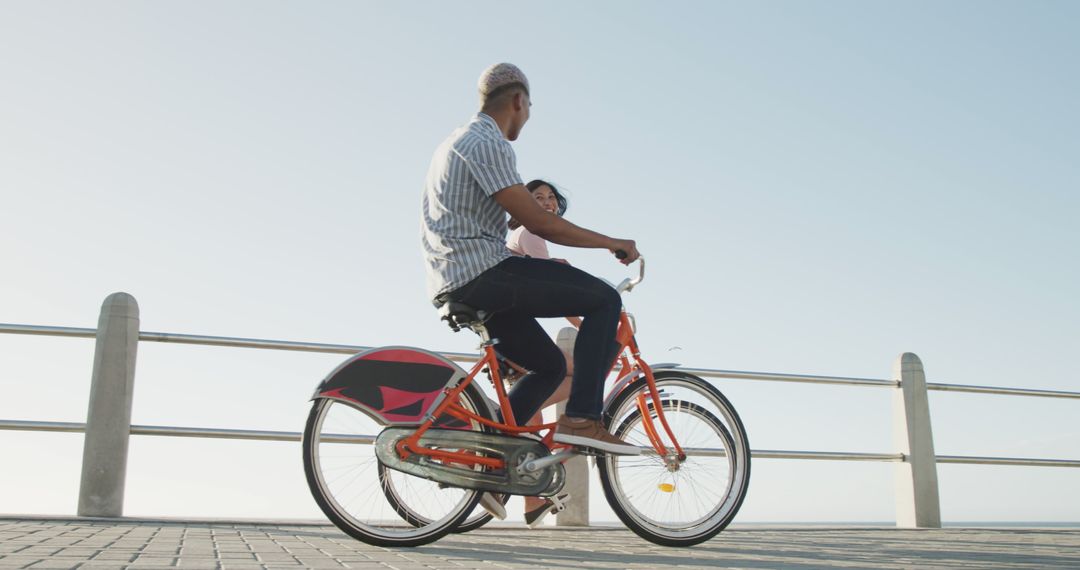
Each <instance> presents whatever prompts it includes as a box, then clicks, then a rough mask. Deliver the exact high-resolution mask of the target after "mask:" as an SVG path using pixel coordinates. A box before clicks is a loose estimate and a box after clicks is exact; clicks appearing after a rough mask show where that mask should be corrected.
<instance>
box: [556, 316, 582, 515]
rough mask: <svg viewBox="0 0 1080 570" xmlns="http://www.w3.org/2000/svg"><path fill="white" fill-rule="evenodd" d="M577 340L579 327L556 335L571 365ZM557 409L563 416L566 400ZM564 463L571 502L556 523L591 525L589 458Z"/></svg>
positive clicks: (566, 329)
mask: <svg viewBox="0 0 1080 570" xmlns="http://www.w3.org/2000/svg"><path fill="white" fill-rule="evenodd" d="M576 340H577V329H575V328H574V327H564V328H562V329H560V330H559V334H558V336H556V337H555V344H557V345H558V346H559V349H561V350H562V351H563V355H564V356H566V362H567V364H568V366H570V367H572V366H573V356H574V341H576ZM555 410H556V413H557V414H558V415H560V416H561V415H562V414H563V412H565V411H566V402H559V404H558V405H557V406H556V407H555ZM563 465H564V467H566V485H564V486H563V492H564V493H570V502H569V503H567V505H566V510H564V511H563V512H561V513H559V514H557V515H555V525H556V526H589V460H588V459H586V458H585V456H583V455H579V456H577V457H574V458H573V459H570V460H569V461H567V462H566V463H564V464H563Z"/></svg>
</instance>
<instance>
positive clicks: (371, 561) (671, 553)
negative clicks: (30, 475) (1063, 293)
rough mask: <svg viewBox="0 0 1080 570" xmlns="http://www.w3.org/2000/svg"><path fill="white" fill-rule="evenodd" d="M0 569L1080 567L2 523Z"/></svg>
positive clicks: (954, 543)
mask: <svg viewBox="0 0 1080 570" xmlns="http://www.w3.org/2000/svg"><path fill="white" fill-rule="evenodd" d="M0 568H56V569H61V568H62V569H70V568H79V569H90V568H93V569H107V568H109V569H117V570H120V569H125V570H126V569H130V570H137V569H157V570H160V569H163V568H189V569H192V570H195V569H207V570H209V569H215V570H233V569H237V570H240V569H243V570H248V569H260V570H262V569H270V568H287V569H292V570H296V569H298V568H393V569H397V570H420V569H436V570H441V569H469V568H484V569H494V568H573V569H582V568H584V569H593V568H641V569H645V568H647V569H650V570H653V569H657V568H798V569H803V568H1080V529H944V530H897V529H891V528H851V527H768V526H761V527H758V526H752V525H746V526H739V527H735V526H733V527H732V528H729V529H728V530H726V531H724V532H723V533H721V535H720V536H718V537H716V538H714V539H713V540H711V541H709V542H706V543H704V544H701V545H698V546H695V547H691V548H664V547H661V546H657V545H654V544H652V543H649V542H646V541H644V540H641V539H640V538H638V537H637V536H635V535H633V534H632V533H630V532H629V531H626V530H623V529H596V528H589V529H567V528H559V529H555V528H552V529H550V530H532V531H530V530H528V529H526V528H524V527H514V526H502V527H496V528H492V529H487V528H484V529H480V530H478V531H474V532H471V533H468V534H464V535H451V536H448V537H446V538H444V539H442V540H441V541H439V542H437V543H435V544H431V545H427V546H423V547H419V548H379V547H375V546H369V545H367V544H364V543H361V542H357V541H355V540H352V539H351V538H349V537H348V536H346V535H345V534H343V533H341V532H339V531H338V530H337V529H336V528H334V527H332V526H323V525H304V524H274V523H227V522H213V521H212V522H185V521H165V522H163V521H139V520H128V519H122V520H95V519H54V518H0Z"/></svg>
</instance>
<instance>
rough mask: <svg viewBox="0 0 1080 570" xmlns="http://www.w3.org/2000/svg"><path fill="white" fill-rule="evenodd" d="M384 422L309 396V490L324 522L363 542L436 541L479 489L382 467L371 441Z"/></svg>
mask: <svg viewBox="0 0 1080 570" xmlns="http://www.w3.org/2000/svg"><path fill="white" fill-rule="evenodd" d="M468 392H469V390H468V389H467V390H466V393H468ZM485 415H486V414H485ZM384 427H386V426H384V425H381V424H380V422H379V421H378V420H377V419H376V418H374V417H372V416H371V415H369V414H368V413H367V412H365V411H364V410H363V409H362V408H360V407H357V406H352V405H350V404H348V403H345V402H342V401H339V400H334V399H328V398H324V399H319V400H316V401H315V403H314V405H313V406H312V408H311V413H310V415H309V416H308V421H307V425H306V427H305V429H304V438H303V453H304V471H305V473H306V475H307V480H308V486H309V487H310V488H311V492H312V495H313V496H314V498H315V501H316V503H318V504H319V507H320V508H321V509H322V511H323V513H325V514H326V516H327V517H328V518H329V519H330V521H331V522H333V523H334V524H335V525H336V526H337V527H338V528H340V529H341V530H343V531H345V532H346V533H348V534H349V535H350V536H352V537H353V538H356V539H358V540H361V541H363V542H366V543H368V544H373V545H376V546H419V545H421V544H427V543H430V542H433V541H435V540H438V539H439V538H441V537H442V536H444V535H445V534H446V533H448V532H450V531H451V530H452V529H453V528H454V526H455V525H457V524H458V523H459V522H461V521H462V520H464V519H465V517H467V516H468V514H469V513H470V512H471V511H472V509H473V507H475V506H476V503H477V501H478V500H479V498H480V495H479V493H478V492H477V491H472V490H467V489H461V488H456V487H446V486H440V485H439V484H437V483H435V482H434V481H429V480H427V479H423V478H420V477H415V476H412V475H407V474H405V473H401V472H398V471H389V470H385V467H384V466H382V465H381V464H380V463H379V460H378V459H377V458H376V456H375V446H374V440H375V437H376V436H378V434H379V433H380V432H381V431H382V430H383V428H384ZM473 429H476V430H479V429H480V426H479V425H478V424H477V425H474V426H473ZM406 504H407V505H409V506H408V509H405V508H403V505H406Z"/></svg>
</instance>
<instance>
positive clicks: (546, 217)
mask: <svg viewBox="0 0 1080 570" xmlns="http://www.w3.org/2000/svg"><path fill="white" fill-rule="evenodd" d="M494 197H495V201H496V202H498V203H499V205H500V206H502V207H503V209H504V210H506V211H507V212H509V213H510V215H511V216H513V217H514V219H516V220H517V221H519V222H521V225H523V226H525V228H526V229H528V230H529V231H530V232H532V233H534V234H536V235H538V236H540V237H542V238H544V239H546V240H548V241H550V242H554V243H557V244H559V245H565V246H570V247H583V248H593V249H601V248H602V249H607V250H609V251H611V252H615V251H616V250H622V251H625V252H626V258H624V259H622V260H621V261H622V262H623V263H624V264H629V263H633V262H634V261H635V260H637V258H638V256H639V255H640V254H639V253H638V250H637V245H636V244H635V243H634V240H628V239H615V238H610V237H608V236H606V235H604V234H601V233H597V232H594V231H592V230H587V229H585V228H582V227H579V226H576V225H574V224H572V223H570V222H568V221H566V220H564V219H563V218H560V217H559V216H556V215H555V214H552V213H551V212H548V211H547V210H545V209H543V208H541V207H540V204H537V203H536V200H535V199H533V197H532V194H530V193H529V190H528V189H527V188H525V185H523V184H515V185H513V186H510V187H508V188H503V189H502V190H499V191H498V192H496V193H495V194H494Z"/></svg>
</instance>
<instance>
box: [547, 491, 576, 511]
mask: <svg viewBox="0 0 1080 570" xmlns="http://www.w3.org/2000/svg"><path fill="white" fill-rule="evenodd" d="M570 497H571V495H570V493H560V494H558V495H554V496H551V497H548V500H549V501H551V511H550V512H552V513H561V512H563V511H565V510H566V503H568V502H570Z"/></svg>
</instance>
